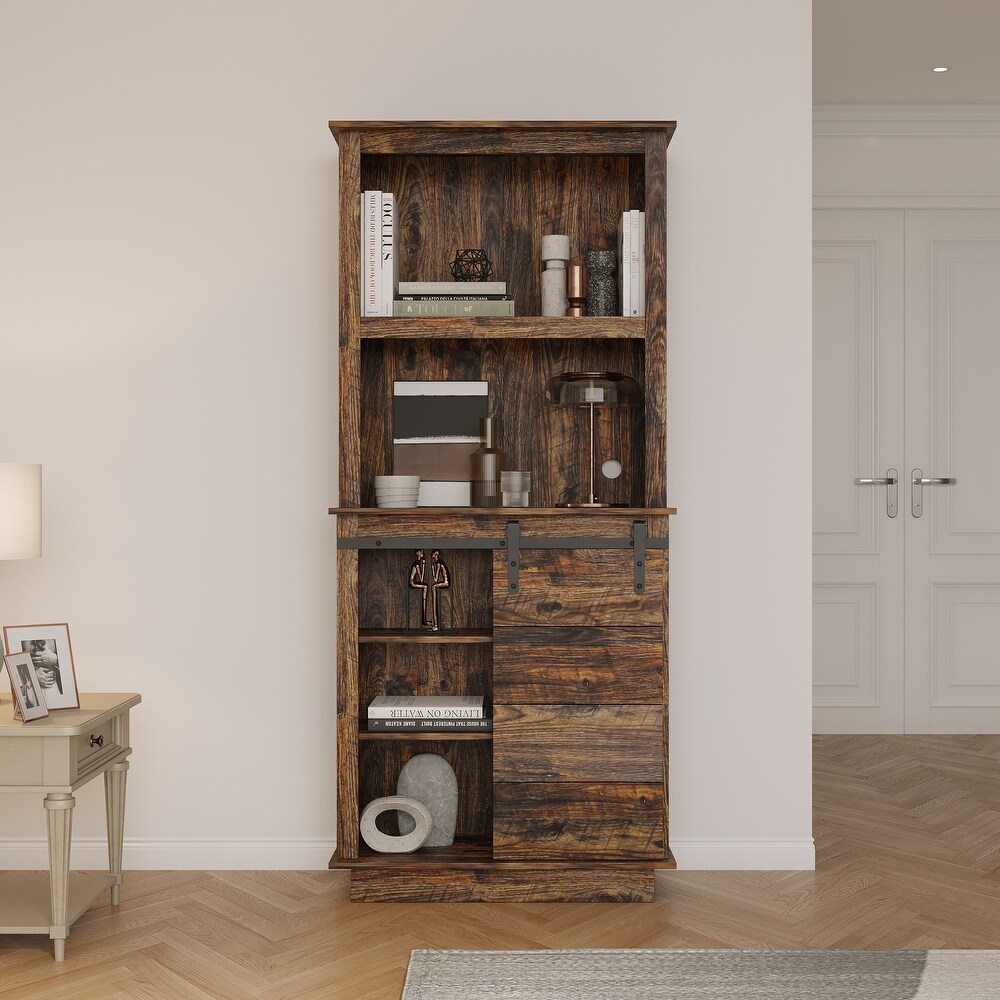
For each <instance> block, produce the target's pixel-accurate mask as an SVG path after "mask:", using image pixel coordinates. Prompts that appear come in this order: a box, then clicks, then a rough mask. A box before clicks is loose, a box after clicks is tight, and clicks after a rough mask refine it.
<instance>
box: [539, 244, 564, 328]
mask: <svg viewBox="0 0 1000 1000" xmlns="http://www.w3.org/2000/svg"><path fill="white" fill-rule="evenodd" d="M542 260H543V261H544V262H545V270H544V271H542V315H543V316H565V315H566V309H567V308H568V307H569V300H568V299H567V298H566V264H567V262H568V261H569V237H568V236H543V237H542Z"/></svg>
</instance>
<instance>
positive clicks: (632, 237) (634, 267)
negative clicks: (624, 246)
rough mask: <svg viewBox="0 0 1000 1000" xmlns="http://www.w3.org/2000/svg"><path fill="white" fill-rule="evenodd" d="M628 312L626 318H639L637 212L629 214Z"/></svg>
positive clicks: (634, 209)
mask: <svg viewBox="0 0 1000 1000" xmlns="http://www.w3.org/2000/svg"><path fill="white" fill-rule="evenodd" d="M628 281H629V290H628V296H629V311H628V312H627V313H626V315H627V316H641V315H642V313H641V311H640V304H639V210H638V209H636V208H633V209H632V211H631V212H629V257H628Z"/></svg>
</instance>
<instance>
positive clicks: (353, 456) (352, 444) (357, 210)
mask: <svg viewBox="0 0 1000 1000" xmlns="http://www.w3.org/2000/svg"><path fill="white" fill-rule="evenodd" d="M360 178H361V137H360V135H359V134H358V133H357V132H353V131H348V132H342V133H341V134H340V240H339V244H340V268H339V281H340V312H339V320H340V354H339V363H340V503H341V506H344V507H356V506H358V505H359V504H360V503H361V462H360V440H359V433H358V432H359V426H360V420H359V417H360V405H359V399H360V394H359V389H360V385H361V372H360V367H359V350H358V345H359V343H360V341H359V338H358V328H359V326H360V323H361V180H360Z"/></svg>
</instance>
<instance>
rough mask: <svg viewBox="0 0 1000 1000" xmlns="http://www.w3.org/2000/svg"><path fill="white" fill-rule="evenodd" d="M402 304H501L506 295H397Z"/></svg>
mask: <svg viewBox="0 0 1000 1000" xmlns="http://www.w3.org/2000/svg"><path fill="white" fill-rule="evenodd" d="M396 298H397V299H399V300H400V301H402V302H499V301H502V300H504V299H506V298H508V296H506V295H397V296H396Z"/></svg>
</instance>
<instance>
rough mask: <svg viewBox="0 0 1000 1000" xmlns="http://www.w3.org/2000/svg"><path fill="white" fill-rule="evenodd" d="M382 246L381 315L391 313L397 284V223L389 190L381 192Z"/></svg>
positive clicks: (393, 196)
mask: <svg viewBox="0 0 1000 1000" xmlns="http://www.w3.org/2000/svg"><path fill="white" fill-rule="evenodd" d="M380 219H381V221H380V233H381V240H382V246H381V251H380V258H381V259H380V263H379V267H380V269H381V270H380V280H381V283H382V291H381V301H380V303H379V305H380V309H381V315H383V316H391V315H392V304H393V303H392V300H393V299H394V298H395V297H396V286H397V285H398V284H399V224H398V220H397V212H396V198H395V195H393V193H392V192H391V191H383V192H382V208H381V217H380Z"/></svg>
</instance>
